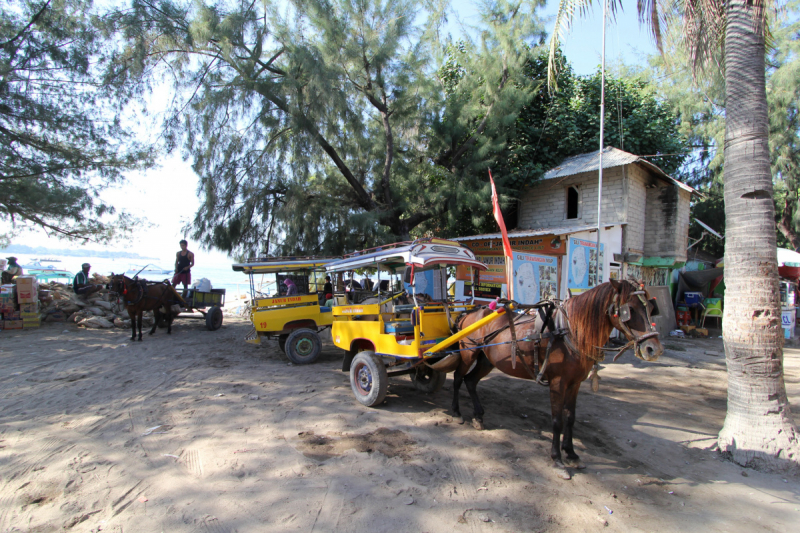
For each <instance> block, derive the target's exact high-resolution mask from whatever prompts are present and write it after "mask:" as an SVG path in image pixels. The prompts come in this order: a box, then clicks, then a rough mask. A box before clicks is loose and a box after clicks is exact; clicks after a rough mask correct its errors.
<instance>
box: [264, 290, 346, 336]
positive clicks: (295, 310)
mask: <svg viewBox="0 0 800 533" xmlns="http://www.w3.org/2000/svg"><path fill="white" fill-rule="evenodd" d="M251 320H252V322H253V326H255V328H256V331H258V332H263V333H266V334H267V335H279V334H281V333H284V332H287V331H286V326H287V324H290V323H292V322H299V321H313V322H314V324H315V325H316V326H317V327H318V328H319V327H324V326H330V325H331V324H332V323H333V313H330V312H327V313H324V312H322V310H321V309H320V305H319V297H318V296H317V295H316V294H308V295H305V294H304V295H297V296H280V297H276V298H261V299H259V300H256V302H255V305H254V306H253V307H252V308H251Z"/></svg>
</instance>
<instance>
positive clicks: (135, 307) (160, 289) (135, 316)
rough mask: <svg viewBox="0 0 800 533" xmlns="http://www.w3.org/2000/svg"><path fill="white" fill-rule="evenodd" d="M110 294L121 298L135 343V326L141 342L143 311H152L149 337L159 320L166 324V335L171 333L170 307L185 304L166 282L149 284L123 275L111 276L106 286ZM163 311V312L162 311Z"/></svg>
mask: <svg viewBox="0 0 800 533" xmlns="http://www.w3.org/2000/svg"><path fill="white" fill-rule="evenodd" d="M108 289H109V290H110V291H111V292H116V293H117V294H118V295H119V296H121V297H122V300H123V302H124V303H125V308H126V309H127V310H128V316H129V317H131V340H132V341H136V325H137V321H138V325H139V340H140V341H141V340H142V316H143V315H144V312H145V311H153V318H154V321H153V327H152V328H151V329H150V335H152V334H153V333H155V332H156V328H157V327H158V324H159V322H161V319H162V318H164V319H165V320H166V322H167V333H168V334H171V333H172V319H173V318H174V317H173V315H172V309H171V307H172V305H173V304H178V303H180V304H183V305H186V302H185V301H184V300H183V298H181V296H180V295H179V294H178V293H177V292H176V291H175V289H174V288H173V287H172V285H170V284H169V283H167V282H160V283H149V282H147V281H145V280H140V279H131V278H129V277H127V276H125V275H123V274H116V275H115V274H113V273H112V274H111V282H110V283H109V284H108ZM162 309H163V311H162Z"/></svg>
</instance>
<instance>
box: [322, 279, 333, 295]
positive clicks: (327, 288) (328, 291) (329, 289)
mask: <svg viewBox="0 0 800 533" xmlns="http://www.w3.org/2000/svg"><path fill="white" fill-rule="evenodd" d="M322 292H323V293H324V294H325V295H328V294H333V284H332V283H331V277H330V276H325V285H323V286H322Z"/></svg>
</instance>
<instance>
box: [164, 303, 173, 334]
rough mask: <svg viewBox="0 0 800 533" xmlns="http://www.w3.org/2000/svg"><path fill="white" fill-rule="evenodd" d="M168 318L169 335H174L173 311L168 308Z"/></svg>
mask: <svg viewBox="0 0 800 533" xmlns="http://www.w3.org/2000/svg"><path fill="white" fill-rule="evenodd" d="M166 310H167V312H166V317H167V335H172V318H173V317H172V309H171V308H169V307H167V308H166Z"/></svg>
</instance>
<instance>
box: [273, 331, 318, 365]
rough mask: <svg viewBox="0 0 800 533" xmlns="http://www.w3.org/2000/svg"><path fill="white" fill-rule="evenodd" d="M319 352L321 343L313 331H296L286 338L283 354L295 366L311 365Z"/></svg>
mask: <svg viewBox="0 0 800 533" xmlns="http://www.w3.org/2000/svg"><path fill="white" fill-rule="evenodd" d="M279 342H280V341H279ZM321 351H322V342H321V341H320V340H319V335H317V332H316V331H314V330H313V329H304V328H303V329H296V330H294V331H293V332H291V333H290V334H289V336H288V337H287V338H286V347H285V349H284V353H285V354H286V357H288V358H289V361H291V362H292V363H294V364H296V365H307V364H309V363H313V362H314V361H316V360H317V357H319V353H320V352H321Z"/></svg>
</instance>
